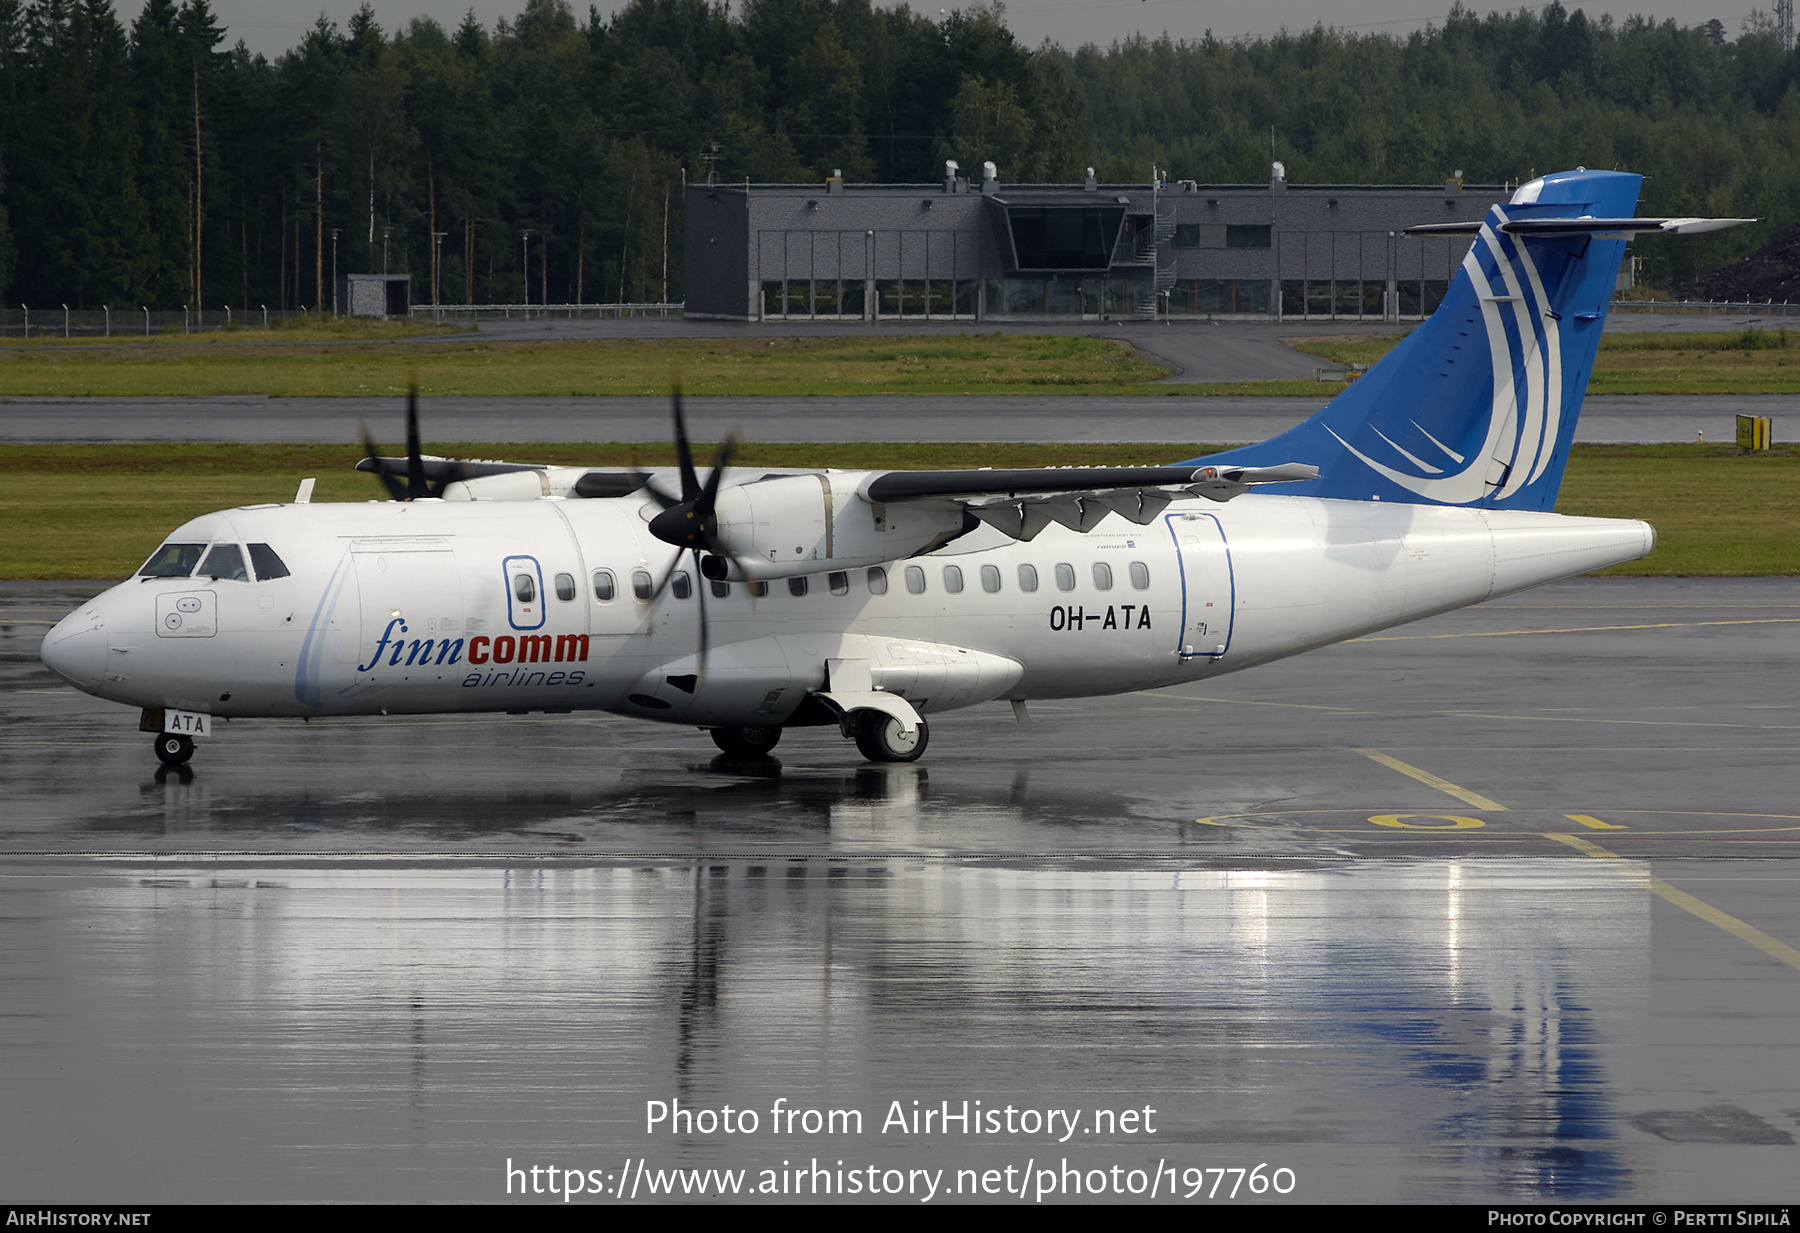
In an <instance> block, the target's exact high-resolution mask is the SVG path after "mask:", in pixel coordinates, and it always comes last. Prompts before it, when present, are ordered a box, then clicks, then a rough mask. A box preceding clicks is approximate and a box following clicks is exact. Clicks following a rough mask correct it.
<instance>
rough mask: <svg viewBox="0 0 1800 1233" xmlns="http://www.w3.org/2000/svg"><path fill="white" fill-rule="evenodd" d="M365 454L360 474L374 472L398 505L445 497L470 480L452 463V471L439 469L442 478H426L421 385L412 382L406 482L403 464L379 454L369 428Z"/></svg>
mask: <svg viewBox="0 0 1800 1233" xmlns="http://www.w3.org/2000/svg"><path fill="white" fill-rule="evenodd" d="M362 439H363V452H364V453H365V454H367V455H368V457H367V458H365V459H364V460H363V461H362V462H361V463H360V464H358V466H357V470H359V471H373V472H375V474H376V476H377V477H378V478H379V479H380V480H381V483H382V486H383V487H385V488H386V489H387V490H388V496H390V497H392V498H393V499H394V500H396V501H417V500H418V499H419V498H421V497H441V496H443V495H444V489H446V488H448V487H449V486H450V485H451V484H454V483H456V482H457V481H458V480H462V479H466V478H468V476H467V473H466V471H465V470H464V468H463V465H462V464H461V463H460V462H452V463H451V464H450V465H449V466H448V467H440V468H436V469H437V470H438V471H439V477H438V478H437V479H435V480H433V479H431V478H429V477H428V476H427V475H426V474H425V456H424V454H423V453H422V452H421V451H420V448H419V383H418V382H417V381H414V382H412V383H411V384H410V385H408V386H407V387H406V470H405V472H404V474H405V477H406V478H405V480H404V481H402V479H401V472H400V467H399V464H398V463H397V462H396V461H395V460H393V459H389V458H383V457H381V456H380V455H379V454H377V453H376V452H375V438H373V437H371V436H370V435H369V426H368V425H367V424H364V425H363V426H362Z"/></svg>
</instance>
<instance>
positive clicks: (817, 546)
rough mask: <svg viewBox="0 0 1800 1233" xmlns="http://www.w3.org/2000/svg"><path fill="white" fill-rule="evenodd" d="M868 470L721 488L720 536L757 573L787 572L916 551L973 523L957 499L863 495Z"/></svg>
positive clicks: (732, 574)
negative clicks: (887, 499) (892, 501)
mask: <svg viewBox="0 0 1800 1233" xmlns="http://www.w3.org/2000/svg"><path fill="white" fill-rule="evenodd" d="M868 474H869V473H868V472H866V471H825V472H818V473H813V474H807V475H777V476H772V477H770V478H768V479H761V480H753V481H751V482H750V483H748V484H739V485H736V486H735V487H731V488H726V489H723V490H721V491H720V493H719V496H718V500H717V503H716V504H715V506H714V510H715V516H716V518H717V520H718V536H719V540H720V541H721V542H722V543H723V544H724V545H725V546H726V547H727V548H728V549H730V551H731V553H732V555H733V556H735V557H737V558H738V559H739V560H740V561H741V562H743V563H744V565H745V566H746V567H747V568H748V569H749V570H750V571H751V573H753V574H754V576H755V577H757V578H786V577H791V576H793V575H795V574H816V573H821V572H823V571H825V570H836V569H854V568H857V567H858V566H865V565H879V564H881V563H882V562H884V561H894V560H899V559H901V558H903V557H911V556H917V555H919V554H920V553H923V552H930V551H932V550H933V549H936V548H940V547H942V546H943V545H945V544H947V543H949V542H950V541H951V540H953V539H955V538H956V537H957V536H959V535H961V534H963V532H964V531H965V530H967V529H968V522H969V519H968V518H967V516H966V515H965V514H964V513H963V508H962V506H961V504H959V503H958V502H955V501H908V502H906V503H905V504H903V505H883V504H879V503H873V502H870V501H867V500H864V499H863V498H862V497H859V496H858V495H857V488H858V486H859V485H860V484H861V483H862V481H863V478H864V477H865V476H866V475H868ZM726 577H728V578H730V579H732V580H741V579H742V578H743V573H742V572H741V571H739V570H738V569H736V568H733V569H731V570H730V571H729V572H728V573H727V574H726Z"/></svg>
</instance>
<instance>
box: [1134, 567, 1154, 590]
mask: <svg viewBox="0 0 1800 1233" xmlns="http://www.w3.org/2000/svg"><path fill="white" fill-rule="evenodd" d="M1131 586H1132V589H1133V590H1137V591H1148V590H1149V589H1150V567H1149V566H1148V565H1145V564H1144V563H1143V562H1142V561H1133V562H1132V563H1131Z"/></svg>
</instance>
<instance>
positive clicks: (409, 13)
mask: <svg viewBox="0 0 1800 1233" xmlns="http://www.w3.org/2000/svg"><path fill="white" fill-rule="evenodd" d="M115 3H116V4H117V5H118V12H119V16H120V17H121V18H122V19H123V20H124V21H126V22H127V23H129V22H130V21H131V20H132V19H133V18H135V17H136V16H137V13H138V10H139V9H141V8H142V7H143V6H142V5H141V4H139V3H136V2H135V0H115ZM358 3H359V0H324V2H323V3H318V4H316V6H315V5H314V4H311V3H308V2H307V0H212V7H213V11H214V12H215V13H217V14H218V17H219V20H220V21H221V22H223V23H224V25H225V26H226V28H227V31H228V34H227V37H226V42H227V45H230V44H232V43H236V42H237V41H238V40H239V39H242V40H243V41H244V43H245V44H246V45H247V46H248V47H249V48H250V50H251V51H254V52H261V53H263V54H264V55H267V56H269V57H271V58H273V57H275V56H277V55H279V54H281V53H282V52H284V51H287V50H288V49H290V48H292V47H293V46H294V45H295V44H297V43H298V42H299V41H300V37H301V35H302V34H303V33H304V31H305V30H306V28H307V27H309V26H311V25H312V23H313V21H314V20H316V18H317V16H318V14H319V13H320V12H323V13H324V14H325V15H326V16H327V17H328V18H330V19H331V20H333V21H336V22H338V23H340V24H342V23H344V22H346V21H348V19H349V17H350V14H351V13H353V12H355V11H356V9H357V7H358ZM372 3H373V7H374V9H375V16H376V20H377V21H379V22H380V23H381V27H382V29H384V30H387V31H388V32H390V33H392V32H393V31H394V30H397V29H403V28H404V27H405V26H406V23H407V22H408V21H410V20H411V19H412V18H414V17H434V18H436V19H437V20H438V21H439V22H441V23H442V24H443V25H445V26H446V27H453V26H455V25H456V24H457V23H458V22H460V21H461V20H462V17H463V14H464V13H466V12H468V11H469V10H470V9H471V8H472V9H473V10H474V11H475V14H476V16H477V17H479V18H480V19H481V20H482V22H483V23H485V24H486V25H487V26H488V27H489V28H490V29H491V28H492V27H493V23H494V20H495V18H498V17H511V16H512V15H513V14H515V13H517V12H518V11H519V10H520V9H521V8H522V7H524V6H523V0H472V2H471V0H372ZM571 3H572V6H573V7H574V9H575V12H576V14H577V15H578V16H585V14H586V13H587V8H588V5H587V3H586V2H585V0H571ZM1563 4H1564V7H1566V8H1568V9H1570V10H1574V9H1577V8H1581V9H1586V10H1587V13H1588V15H1589V16H1590V17H1597V16H1599V15H1600V14H1601V13H1606V12H1610V13H1612V14H1613V15H1614V16H1615V17H1623V16H1624V15H1626V14H1628V13H1643V14H1645V15H1647V16H1651V17H1655V18H1656V19H1658V20H1661V19H1663V18H1670V17H1672V18H1674V19H1675V20H1676V21H1677V22H1678V23H1680V24H1681V25H1684V26H1692V25H1699V24H1700V23H1701V22H1704V21H1707V20H1709V19H1711V18H1714V17H1717V18H1718V19H1719V20H1720V21H1722V22H1724V23H1725V26H1726V28H1727V29H1728V30H1729V31H1730V32H1731V34H1732V36H1733V37H1736V35H1737V32H1738V30H1739V28H1740V26H1741V25H1742V23H1743V22H1744V19H1745V18H1746V17H1747V16H1748V14H1749V13H1750V12H1751V10H1752V7H1753V6H1752V5H1751V4H1749V3H1746V2H1745V0H1722V2H1720V3H1708V2H1707V0H1644V2H1643V3H1625V4H1620V5H1617V6H1614V5H1609V4H1582V3H1579V2H1578V0H1573V2H1572V0H1563ZM939 5H942V6H943V7H945V8H950V7H958V6H953V5H950V4H948V3H947V2H946V0H925V2H924V3H922V4H915V5H914V8H915V9H916V10H919V11H923V12H926V13H929V12H931V11H932V10H933V9H934V8H936V7H938V6H939ZM598 7H599V9H600V11H601V12H602V13H603V14H604V13H611V12H612V11H613V10H615V9H617V8H618V7H620V6H619V4H617V3H612V2H602V3H600V4H599V5H598ZM1469 7H1471V8H1473V9H1475V10H1476V11H1477V12H1488V11H1489V10H1491V9H1495V8H1507V9H1510V8H1514V7H1518V6H1516V5H1507V6H1501V5H1494V4H1491V3H1489V4H1484V3H1476V4H1471V5H1470V6H1469ZM1527 7H1530V8H1532V9H1534V10H1535V9H1537V8H1540V7H1542V4H1541V2H1540V3H1533V4H1530V5H1528V6H1527ZM1755 7H1759V8H1762V9H1764V10H1767V9H1768V8H1769V7H1771V6H1770V5H1768V4H1762V5H1758V6H1755ZM1449 10H1450V5H1449V3H1442V4H1436V3H1433V2H1432V0H1337V2H1336V3H1333V4H1321V3H1318V2H1317V0H1311V2H1309V0H1012V2H1011V3H1008V4H1007V6H1006V14H1007V22H1008V24H1009V25H1010V26H1011V27H1012V30H1013V32H1014V33H1015V34H1016V35H1018V36H1019V38H1020V39H1021V40H1022V41H1023V42H1024V43H1025V44H1026V45H1027V46H1032V47H1035V46H1037V45H1038V44H1039V43H1041V42H1043V41H1044V40H1045V39H1050V40H1053V41H1055V42H1057V43H1060V44H1062V45H1063V46H1065V47H1077V46H1079V45H1081V44H1082V43H1098V44H1100V45H1102V46H1104V45H1106V44H1107V43H1110V42H1112V41H1113V40H1115V39H1121V38H1128V37H1130V36H1131V35H1132V34H1134V33H1137V32H1140V31H1141V32H1142V33H1144V34H1146V35H1149V36H1150V37H1155V36H1157V35H1160V34H1162V33H1164V32H1165V31H1166V32H1167V33H1168V34H1169V35H1170V36H1171V37H1173V38H1177V39H1198V38H1200V37H1202V36H1203V35H1204V34H1205V33H1206V31H1207V30H1209V29H1210V30H1211V31H1212V32H1213V34H1214V35H1216V36H1218V37H1219V38H1237V37H1241V36H1243V35H1260V34H1272V33H1275V32H1276V31H1278V30H1280V29H1281V28H1282V27H1283V26H1284V25H1285V26H1286V27H1287V28H1288V29H1290V30H1293V29H1304V28H1307V27H1310V26H1312V25H1314V24H1315V23H1318V22H1324V23H1326V24H1327V25H1334V26H1341V27H1347V28H1350V29H1354V30H1366V31H1384V32H1385V31H1392V32H1395V33H1404V32H1406V31H1409V30H1413V29H1417V28H1418V27H1421V26H1423V25H1424V24H1425V23H1426V22H1429V21H1434V20H1438V21H1441V20H1442V18H1443V15H1444V14H1445V13H1447V12H1449Z"/></svg>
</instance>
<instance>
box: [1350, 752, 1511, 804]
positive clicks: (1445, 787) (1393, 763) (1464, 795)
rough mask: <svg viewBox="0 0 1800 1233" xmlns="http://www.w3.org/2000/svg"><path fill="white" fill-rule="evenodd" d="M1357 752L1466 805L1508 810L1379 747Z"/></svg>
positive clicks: (1477, 793)
mask: <svg viewBox="0 0 1800 1233" xmlns="http://www.w3.org/2000/svg"><path fill="white" fill-rule="evenodd" d="M1355 752H1357V753H1359V754H1361V755H1362V756H1363V757H1365V758H1368V759H1369V760H1370V761H1373V762H1379V763H1381V765H1383V766H1385V767H1388V768H1389V769H1391V770H1396V771H1399V772H1400V773H1401V774H1402V775H1410V776H1412V778H1414V779H1416V780H1418V781H1419V782H1420V783H1422V784H1426V785H1428V786H1430V787H1433V788H1436V789H1437V790H1438V791H1439V792H1448V793H1449V794H1450V795H1451V796H1454V797H1455V798H1456V799H1457V800H1459V801H1462V802H1463V803H1464V804H1466V805H1473V806H1475V808H1477V809H1498V810H1500V811H1501V812H1505V810H1506V806H1505V805H1502V804H1499V803H1498V802H1496V801H1490V800H1489V799H1488V798H1487V797H1485V796H1483V795H1481V793H1479V792H1471V791H1469V790H1468V789H1467V788H1459V787H1457V786H1456V785H1455V784H1453V783H1451V782H1450V781H1449V780H1448V779H1445V778H1443V777H1442V776H1439V775H1433V774H1432V773H1431V772H1430V771H1422V770H1420V769H1419V768H1418V767H1416V766H1410V765H1408V764H1407V763H1405V762H1402V761H1400V759H1398V758H1393V757H1389V756H1388V755H1387V754H1384V753H1382V752H1381V751H1380V750H1379V749H1358V750H1356V751H1355Z"/></svg>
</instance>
